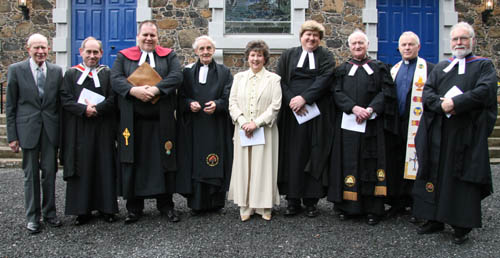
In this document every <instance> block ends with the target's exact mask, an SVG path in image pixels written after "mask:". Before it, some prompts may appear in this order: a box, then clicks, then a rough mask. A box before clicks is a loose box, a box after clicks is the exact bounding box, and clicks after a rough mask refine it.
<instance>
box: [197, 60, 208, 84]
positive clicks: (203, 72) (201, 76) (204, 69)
mask: <svg viewBox="0 0 500 258" xmlns="http://www.w3.org/2000/svg"><path fill="white" fill-rule="evenodd" d="M207 75H208V65H206V64H202V63H200V72H199V73H198V82H199V83H201V84H205V83H207Z"/></svg>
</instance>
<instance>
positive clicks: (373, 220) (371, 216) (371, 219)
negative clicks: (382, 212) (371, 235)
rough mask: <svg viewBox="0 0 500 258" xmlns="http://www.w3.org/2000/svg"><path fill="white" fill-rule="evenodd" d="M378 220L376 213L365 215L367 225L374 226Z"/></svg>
mask: <svg viewBox="0 0 500 258" xmlns="http://www.w3.org/2000/svg"><path fill="white" fill-rule="evenodd" d="M379 222H380V219H379V217H378V216H377V215H375V214H371V213H370V214H368V215H366V223H368V225H371V226H374V225H377V224H378V223H379Z"/></svg>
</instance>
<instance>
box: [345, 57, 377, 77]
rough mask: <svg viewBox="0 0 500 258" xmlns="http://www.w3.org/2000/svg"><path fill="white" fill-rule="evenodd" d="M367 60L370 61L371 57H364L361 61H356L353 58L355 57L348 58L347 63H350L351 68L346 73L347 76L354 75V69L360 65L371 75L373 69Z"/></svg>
mask: <svg viewBox="0 0 500 258" xmlns="http://www.w3.org/2000/svg"><path fill="white" fill-rule="evenodd" d="M369 62H371V59H369V58H365V59H363V60H362V61H358V60H355V59H351V60H349V63H350V64H352V67H351V70H349V74H348V75H349V76H354V75H355V74H356V71H357V70H358V68H359V67H360V66H361V67H363V69H365V71H366V73H367V74H368V75H372V74H373V70H372V68H371V67H370V66H369V65H368V63H369Z"/></svg>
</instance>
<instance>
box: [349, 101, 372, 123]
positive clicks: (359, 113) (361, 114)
mask: <svg viewBox="0 0 500 258" xmlns="http://www.w3.org/2000/svg"><path fill="white" fill-rule="evenodd" d="M352 113H353V114H354V115H356V122H357V123H358V124H361V123H363V122H364V121H365V120H368V119H369V118H370V117H371V116H372V114H373V109H372V108H371V107H367V108H363V107H360V106H357V105H356V106H354V107H353V108H352Z"/></svg>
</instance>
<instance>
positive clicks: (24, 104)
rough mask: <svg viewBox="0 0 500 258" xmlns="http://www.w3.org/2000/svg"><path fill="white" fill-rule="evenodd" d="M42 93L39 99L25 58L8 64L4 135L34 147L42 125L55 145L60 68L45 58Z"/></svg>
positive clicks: (22, 144) (57, 142)
mask: <svg viewBox="0 0 500 258" xmlns="http://www.w3.org/2000/svg"><path fill="white" fill-rule="evenodd" d="M46 64H47V77H46V81H45V87H44V92H45V93H44V95H43V99H42V100H41V99H40V97H39V96H38V88H37V86H36V83H35V79H34V78H33V74H32V72H31V69H30V63H29V59H28V60H24V61H21V62H18V63H15V64H12V65H10V66H9V70H8V72H7V103H6V115H7V139H8V142H12V141H15V140H19V145H20V146H21V148H23V149H32V148H34V147H35V146H36V145H37V144H38V141H39V139H40V134H41V132H42V131H41V130H42V128H44V129H45V131H46V132H47V135H48V137H49V139H50V142H51V143H52V144H53V145H54V146H58V145H59V106H60V105H59V103H60V100H59V89H60V87H61V85H62V81H63V80H62V69H61V68H60V67H59V66H57V65H55V64H51V63H49V62H46Z"/></svg>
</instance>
